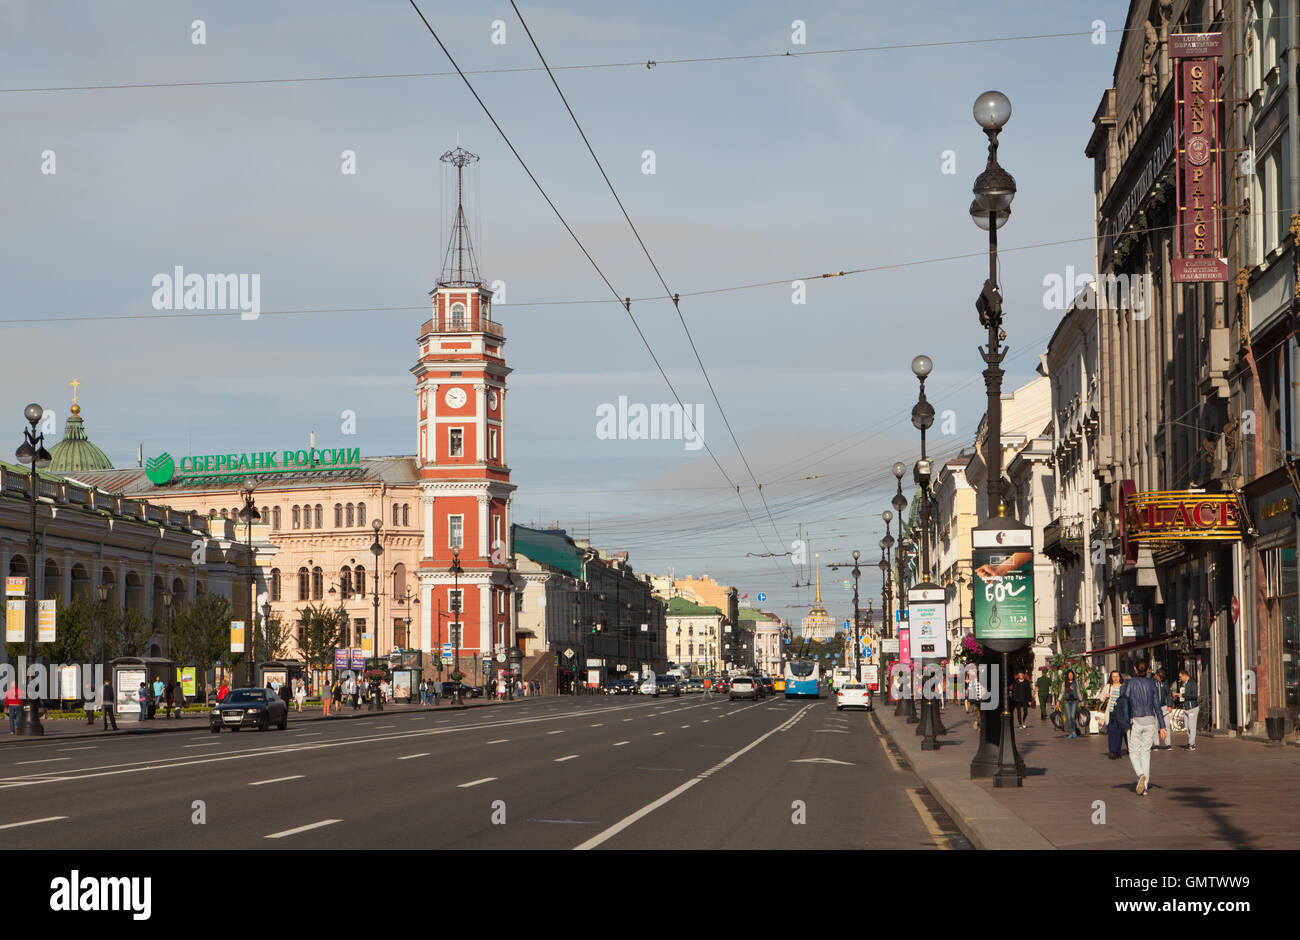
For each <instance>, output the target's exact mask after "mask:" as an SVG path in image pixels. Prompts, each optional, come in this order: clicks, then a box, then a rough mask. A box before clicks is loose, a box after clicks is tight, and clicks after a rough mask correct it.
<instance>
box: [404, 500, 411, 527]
mask: <svg viewBox="0 0 1300 940" xmlns="http://www.w3.org/2000/svg"><path fill="white" fill-rule="evenodd" d="M410 524H411V504H410V503H402V525H410Z"/></svg>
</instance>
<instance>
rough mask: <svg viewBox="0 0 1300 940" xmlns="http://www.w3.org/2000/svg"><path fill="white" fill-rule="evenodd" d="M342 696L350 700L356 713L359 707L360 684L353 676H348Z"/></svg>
mask: <svg viewBox="0 0 1300 940" xmlns="http://www.w3.org/2000/svg"><path fill="white" fill-rule="evenodd" d="M343 694H344V695H346V696H348V697H349V698H351V699H352V710H353V711H356V710H357V709H358V708H360V707H361V683H360V682H358V681H357V680H356V679H355V678H354V677H353V676H348V679H347V682H346V683H345V684H344V687H343Z"/></svg>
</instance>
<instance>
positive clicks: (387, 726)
mask: <svg viewBox="0 0 1300 940" xmlns="http://www.w3.org/2000/svg"><path fill="white" fill-rule="evenodd" d="M396 727H397V725H375V730H376V731H378V730H379V729H380V728H396Z"/></svg>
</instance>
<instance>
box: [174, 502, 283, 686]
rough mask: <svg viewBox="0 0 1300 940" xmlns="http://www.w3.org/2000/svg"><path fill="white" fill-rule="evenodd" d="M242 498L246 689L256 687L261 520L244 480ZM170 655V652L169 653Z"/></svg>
mask: <svg viewBox="0 0 1300 940" xmlns="http://www.w3.org/2000/svg"><path fill="white" fill-rule="evenodd" d="M239 495H240V496H242V497H243V498H244V508H243V509H241V510H239V518H241V519H243V520H244V524H245V526H246V529H247V536H248V688H250V689H251V688H255V687H256V686H257V684H258V683H257V607H256V603H257V601H256V598H255V593H256V591H257V585H256V572H257V568H256V567H255V566H254V560H255V559H254V558H253V523H254V522H256V521H258V520H259V519H261V518H262V514H261V513H259V512H258V511H257V504H256V502H255V501H254V499H253V481H252V480H245V481H244V486H243V488H242V489H241V490H240V493H239ZM169 654H170V651H169Z"/></svg>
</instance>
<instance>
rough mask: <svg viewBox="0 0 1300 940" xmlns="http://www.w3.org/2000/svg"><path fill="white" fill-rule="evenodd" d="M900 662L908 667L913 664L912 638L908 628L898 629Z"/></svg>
mask: <svg viewBox="0 0 1300 940" xmlns="http://www.w3.org/2000/svg"><path fill="white" fill-rule="evenodd" d="M898 661H899V662H900V663H903V664H904V665H906V666H910V665H911V664H912V637H911V629H910V628H908V627H899V628H898Z"/></svg>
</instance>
